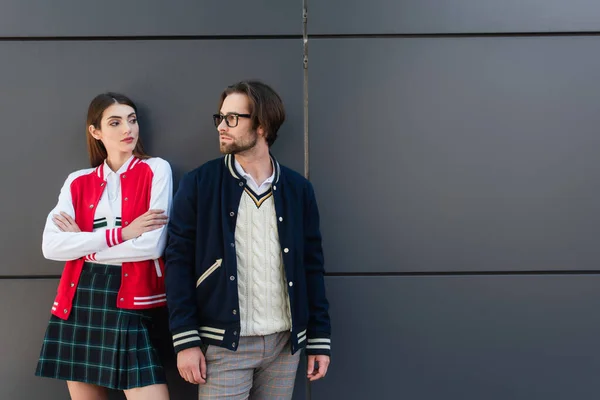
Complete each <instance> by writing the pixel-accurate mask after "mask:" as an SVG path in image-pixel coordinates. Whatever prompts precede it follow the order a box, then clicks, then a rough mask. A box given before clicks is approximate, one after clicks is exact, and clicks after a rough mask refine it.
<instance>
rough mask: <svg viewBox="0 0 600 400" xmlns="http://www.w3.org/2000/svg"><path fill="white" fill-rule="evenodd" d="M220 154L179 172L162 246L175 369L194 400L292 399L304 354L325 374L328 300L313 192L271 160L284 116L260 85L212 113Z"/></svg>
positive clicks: (312, 373) (235, 93)
mask: <svg viewBox="0 0 600 400" xmlns="http://www.w3.org/2000/svg"><path fill="white" fill-rule="evenodd" d="M213 118H214V122H215V126H216V127H217V130H218V132H219V143H220V149H221V152H222V153H223V154H225V156H224V157H222V158H219V159H216V160H213V161H209V162H207V163H206V164H204V165H202V166H200V167H199V168H197V169H195V170H193V171H191V172H189V173H187V174H186V175H185V176H184V177H183V178H182V180H181V182H180V185H179V190H178V191H177V194H176V195H175V198H174V200H173V208H172V213H171V217H170V222H169V244H168V246H167V250H166V260H167V261H166V288H167V302H168V307H169V313H170V328H171V331H172V333H173V344H174V347H175V351H176V352H177V367H178V369H179V373H180V374H181V376H182V377H183V379H185V380H186V381H188V382H191V383H197V384H200V386H199V394H200V398H205V397H210V398H235V399H237V398H241V399H242V398H243V399H245V398H248V397H250V398H252V399H271V398H273V399H274V398H277V399H282V398H291V397H292V392H293V388H294V380H295V376H296V370H297V368H298V362H299V357H300V351H299V350H301V349H302V348H304V347H305V348H306V352H307V354H308V370H307V375H308V378H309V379H310V380H311V381H314V380H317V379H320V378H323V377H324V376H325V374H326V373H327V367H328V366H329V356H330V345H331V341H330V321H329V314H328V308H329V304H328V302H327V298H326V296H325V284H324V279H323V273H324V269H323V252H322V247H321V233H320V231H319V212H318V209H317V203H316V200H315V195H314V192H313V188H312V185H311V184H310V182H308V181H307V180H306V179H305V178H304V177H302V176H301V175H300V174H298V173H296V172H294V171H292V170H290V169H288V168H286V167H284V166H281V165H279V163H278V162H277V160H275V158H274V157H273V156H272V155H271V154H270V151H269V149H270V146H271V145H272V144H273V143H274V142H275V140H276V139H277V131H278V130H279V127H280V126H281V124H282V123H283V121H284V119H285V111H284V107H283V103H282V101H281V98H280V97H279V96H278V95H277V93H275V91H273V89H271V88H270V87H269V86H267V85H265V84H264V83H261V82H257V81H245V82H239V83H237V84H234V85H232V86H229V87H228V88H227V89H226V90H225V91H224V92H223V93H222V94H221V101H220V110H219V113H218V114H215V115H214V116H213Z"/></svg>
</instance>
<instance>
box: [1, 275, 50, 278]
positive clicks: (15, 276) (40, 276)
mask: <svg viewBox="0 0 600 400" xmlns="http://www.w3.org/2000/svg"><path fill="white" fill-rule="evenodd" d="M0 279H60V275H0Z"/></svg>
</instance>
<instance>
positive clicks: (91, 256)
mask: <svg viewBox="0 0 600 400" xmlns="http://www.w3.org/2000/svg"><path fill="white" fill-rule="evenodd" d="M83 260H84V261H96V253H92V254H88V255H87V256H85V257H83Z"/></svg>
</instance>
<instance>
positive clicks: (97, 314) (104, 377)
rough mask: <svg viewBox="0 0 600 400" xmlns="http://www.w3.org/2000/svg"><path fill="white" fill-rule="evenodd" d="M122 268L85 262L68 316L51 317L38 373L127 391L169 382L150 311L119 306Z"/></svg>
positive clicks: (43, 375) (38, 374)
mask: <svg viewBox="0 0 600 400" xmlns="http://www.w3.org/2000/svg"><path fill="white" fill-rule="evenodd" d="M120 284H121V268H120V267H119V266H114V265H104V264H93V263H85V265H84V267H83V271H82V273H81V278H80V280H79V285H78V287H77V292H76V294H75V299H74V300H73V309H72V312H71V315H70V317H69V319H68V320H67V321H64V320H62V319H60V318H57V317H55V316H54V315H52V316H51V318H50V322H49V324H48V328H47V330H46V336H45V337H44V342H43V345H42V350H41V354H40V358H39V361H38V365H37V369H36V372H35V374H36V375H37V376H42V377H47V378H55V379H62V380H69V381H77V382H85V383H91V384H94V385H99V386H104V387H108V388H111V389H118V390H125V389H132V388H136V387H142V386H147V385H153V384H160V383H166V380H165V374H164V371H163V368H162V366H161V363H160V361H159V359H158V353H157V351H156V349H155V347H154V346H153V344H152V341H151V338H150V333H149V327H150V326H151V324H152V321H151V315H152V310H123V309H119V308H117V307H116V304H117V294H118V291H119V287H120Z"/></svg>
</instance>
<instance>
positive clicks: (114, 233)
mask: <svg viewBox="0 0 600 400" xmlns="http://www.w3.org/2000/svg"><path fill="white" fill-rule="evenodd" d="M121 243H123V228H113V229H107V230H106V244H108V247H113V246H116V245H118V244H121Z"/></svg>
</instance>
